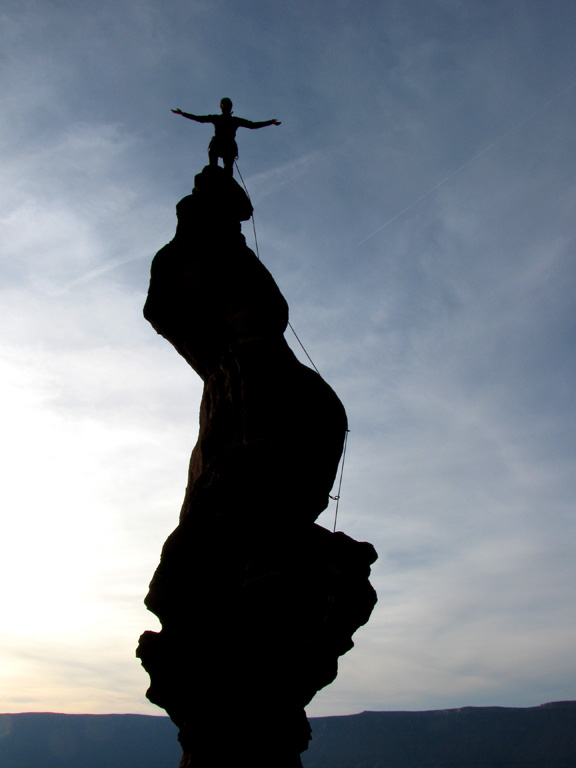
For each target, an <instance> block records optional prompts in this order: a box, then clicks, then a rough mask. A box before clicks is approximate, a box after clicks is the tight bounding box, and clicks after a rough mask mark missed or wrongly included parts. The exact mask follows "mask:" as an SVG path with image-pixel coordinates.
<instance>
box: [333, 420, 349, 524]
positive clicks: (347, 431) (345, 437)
mask: <svg viewBox="0 0 576 768" xmlns="http://www.w3.org/2000/svg"><path fill="white" fill-rule="evenodd" d="M349 432H350V430H349V429H347V430H346V434H345V435H344V448H343V449H342V465H341V466H340V480H339V481H338V493H337V494H336V496H330V498H331V499H333V500H334V501H335V502H336V510H335V512H334V528H333V529H332V532H333V533H336V520H337V519H338V505H339V504H340V490H341V488H342V477H343V475H344V462H345V461H346V446H347V445H348V433H349Z"/></svg>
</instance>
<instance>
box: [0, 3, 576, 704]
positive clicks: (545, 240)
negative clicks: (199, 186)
mask: <svg viewBox="0 0 576 768" xmlns="http://www.w3.org/2000/svg"><path fill="white" fill-rule="evenodd" d="M575 34H576V4H574V3H572V2H570V0H515V2H514V3H509V2H503V1H502V0H499V1H498V0H473V1H472V0H330V2H328V0H306V2H304V1H303V0H277V1H276V2H269V0H243V2H242V3H237V2H233V1H232V0H186V1H185V2H184V1H183V0H172V2H170V3H163V2H161V1H160V0H114V2H112V1H111V0H101V2H99V3H88V2H85V0H75V2H71V0H17V2H16V0H0V68H1V70H0V71H1V74H0V76H1V79H2V93H3V97H2V109H1V111H0V147H1V150H0V164H1V178H2V184H1V185H0V259H1V261H0V268H1V272H2V276H1V280H0V294H1V295H0V368H1V374H0V409H1V411H2V413H1V417H0V423H1V424H2V440H1V448H0V450H1V451H2V457H1V466H2V475H3V480H2V482H1V483H0V509H1V510H2V514H1V533H0V583H1V584H2V599H1V608H0V712H26V711H40V712H41V711H57V712H68V713H112V712H119V713H122V712H133V713H145V714H146V713H147V714H163V712H162V711H161V710H159V709H158V708H157V707H155V706H153V705H151V704H150V703H148V702H147V700H146V698H145V691H146V688H147V686H148V677H147V675H146V673H145V672H144V670H143V669H142V668H141V667H140V664H139V662H138V660H137V659H136V658H135V656H134V650H135V648H136V645H137V642H138V637H139V635H140V634H141V633H142V632H143V631H145V630H147V629H151V630H156V629H158V628H159V624H158V621H157V619H156V618H155V617H154V616H153V615H152V614H150V613H149V612H147V611H146V609H145V607H144V605H143V598H144V596H145V594H146V592H147V589H148V583H149V581H150V579H151V577H152V574H153V572H154V569H155V567H156V565H157V563H158V559H159V556H160V550H161V547H162V544H163V542H164V540H165V538H166V537H167V535H168V534H169V533H170V532H171V531H172V530H173V529H174V527H175V526H176V525H177V521H178V513H179V510H180V505H181V502H182V499H183V495H184V490H185V487H186V475H187V465H188V460H189V456H190V452H191V450H192V448H193V445H194V443H195V441H196V435H197V423H198V409H199V403H200V396H201V382H200V379H199V378H198V377H197V376H196V374H195V373H194V371H193V370H192V369H191V368H190V367H189V366H187V364H186V363H185V361H184V360H183V359H182V358H181V357H180V356H179V355H178V354H177V353H176V352H175V350H174V349H173V348H172V347H171V346H170V345H169V344H168V343H167V342H166V341H165V340H164V339H162V338H161V337H159V336H157V335H156V333H155V332H154V331H153V329H152V328H151V326H149V325H148V323H146V321H145V320H144V319H143V317H142V311H141V310H142V306H143V304H144V300H145V296H146V291H147V287H148V279H149V269H150V263H151V260H152V258H153V256H154V254H155V253H156V251H158V250H159V249H160V248H161V247H162V246H163V245H164V244H165V243H167V242H169V241H170V240H171V239H172V237H173V234H174V230H175V224H176V218H175V205H176V203H177V202H178V200H180V199H181V198H182V197H184V196H185V195H186V194H188V193H189V192H190V189H191V187H192V185H193V178H194V175H195V174H196V173H198V172H199V171H200V170H201V169H202V167H203V166H204V165H205V164H206V162H207V154H206V148H207V145H208V142H209V139H210V136H211V126H209V125H201V124H196V123H193V122H190V121H188V120H183V119H182V118H180V117H178V116H175V115H173V114H172V113H171V112H170V109H171V108H176V107H181V108H182V109H183V110H185V111H188V112H193V113H196V114H207V113H215V112H218V105H219V102H220V99H221V98H222V97H223V96H228V97H230V98H231V99H232V100H233V102H234V110H235V114H237V115H240V116H242V117H246V118H249V119H252V120H268V119H272V118H277V119H278V120H281V121H282V125H281V126H280V127H269V128H265V129H262V130H260V131H244V132H239V134H238V143H239V149H240V157H239V161H238V164H239V168H240V171H241V173H242V176H243V178H244V181H245V182H246V185H247V188H248V191H249V193H250V196H251V199H252V202H253V204H254V206H255V226H256V231H257V236H258V246H259V253H260V257H261V259H262V261H263V262H264V264H265V265H266V266H267V267H268V269H269V270H270V271H271V272H272V274H273V275H274V277H275V279H276V281H277V283H278V285H279V286H280V288H281V290H282V292H283V293H284V295H285V297H286V298H287V300H288V302H289V305H290V318H291V323H292V325H293V326H294V329H295V331H296V332H297V333H298V336H299V337H300V339H301V340H302V342H303V343H304V345H305V347H306V349H307V351H308V352H309V354H310V355H311V357H312V359H313V360H314V363H315V364H316V366H317V367H318V369H319V370H320V372H321V374H322V376H323V377H324V378H325V379H326V380H327V381H328V382H329V383H330V385H331V386H332V387H333V388H334V389H335V390H336V392H337V393H338V395H339V396H340V398H341V400H342V401H343V402H344V405H345V406H346V409H347V412H348V417H349V422H350V429H351V432H350V435H349V442H348V451H347V456H346V465H345V469H344V476H343V483H342V493H341V501H340V506H339V510H338V529H339V530H343V531H344V532H346V533H347V534H348V535H350V536H353V537H354V538H356V539H358V540H363V541H364V540H365V541H370V542H372V543H373V544H374V546H375V547H376V549H377V551H378V553H379V559H378V561H377V562H376V563H375V565H374V566H373V575H372V583H373V584H374V586H375V588H376V590H377V592H378V597H379V602H378V604H377V606H376V608H375V610H374V613H373V615H372V618H371V620H370V622H369V624H368V625H367V626H366V627H363V628H362V629H360V630H359V631H358V632H357V633H356V635H355V643H356V647H355V649H354V650H353V651H351V652H350V653H349V654H347V655H346V656H345V657H343V658H342V659H341V662H340V674H339V677H338V679H337V681H336V682H335V683H334V684H332V685H331V686H330V687H328V688H327V689H325V690H324V691H323V692H321V693H320V694H319V695H318V696H317V697H316V698H315V700H314V701H313V703H312V704H311V705H310V706H309V708H308V710H307V711H308V714H309V715H311V716H325V715H335V714H350V713H355V712H361V711H363V710H425V709H441V708H454V707H462V706H488V705H498V706H519V707H526V706H535V705H538V704H541V703H544V702H549V701H559V700H566V699H576V666H575V665H574V648H575V647H576V600H575V594H574V593H575V591H576V557H575V556H574V551H573V550H574V542H575V540H576V538H575V534H576V514H575V509H574V500H575V491H576V472H575V471H574V465H575V461H574V460H575V458H576V441H575V440H574V434H575V432H576V408H575V406H576V402H575V400H576V395H575V392H576V387H575V386H574V380H575V373H576V362H575V353H574V350H575V347H576V343H575V342H576V325H575V317H576V312H575V295H576V291H575V287H576V286H575V283H576V262H575V258H574V257H575V241H576V229H575V223H574V222H575V221H576V131H575V130H574V125H575V122H576V66H575V64H574V41H575ZM243 229H244V233H245V235H246V238H247V241H248V244H249V245H250V246H251V247H254V246H253V241H254V238H253V232H252V226H251V224H249V223H246V224H244V225H243ZM287 340H288V342H289V344H290V345H291V346H292V348H293V349H294V351H295V352H296V353H297V354H298V355H299V357H300V358H301V359H302V360H303V362H306V358H305V357H304V354H303V352H302V350H301V349H300V348H299V345H298V342H297V341H296V339H295V338H294V336H293V335H292V334H291V332H290V331H288V333H287ZM319 523H320V524H322V525H324V526H325V527H327V528H330V529H332V526H333V524H334V504H331V505H330V507H329V508H328V509H327V510H326V512H324V513H323V514H322V516H321V517H320V519H319ZM223 705H225V701H223Z"/></svg>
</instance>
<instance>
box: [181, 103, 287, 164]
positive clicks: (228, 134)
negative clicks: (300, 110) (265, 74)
mask: <svg viewBox="0 0 576 768" xmlns="http://www.w3.org/2000/svg"><path fill="white" fill-rule="evenodd" d="M220 109H221V111H222V114H221V115H190V114H188V112H182V110H181V109H180V108H178V109H173V110H172V112H174V114H175V115H182V117H187V118H188V119H189V120H196V122H197V123H213V125H214V136H212V139H211V140H210V144H209V145H208V159H209V161H210V165H212V166H214V165H218V158H219V157H221V158H222V161H223V163H224V169H225V170H226V171H227V172H228V173H229V174H230V176H232V173H233V171H234V160H236V158H237V157H238V145H237V144H236V140H235V137H236V131H237V129H238V128H266V127H267V126H268V125H280V121H279V120H264V121H263V122H261V123H253V122H252V121H251V120H244V118H243V117H233V116H232V102H231V101H230V99H227V98H224V99H222V101H221V102H220Z"/></svg>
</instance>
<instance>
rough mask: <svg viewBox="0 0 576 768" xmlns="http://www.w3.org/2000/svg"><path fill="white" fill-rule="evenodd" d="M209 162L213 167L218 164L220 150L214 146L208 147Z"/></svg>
mask: <svg viewBox="0 0 576 768" xmlns="http://www.w3.org/2000/svg"><path fill="white" fill-rule="evenodd" d="M208 162H209V163H210V165H211V166H212V167H214V166H216V165H218V151H217V150H216V149H215V148H214V147H208Z"/></svg>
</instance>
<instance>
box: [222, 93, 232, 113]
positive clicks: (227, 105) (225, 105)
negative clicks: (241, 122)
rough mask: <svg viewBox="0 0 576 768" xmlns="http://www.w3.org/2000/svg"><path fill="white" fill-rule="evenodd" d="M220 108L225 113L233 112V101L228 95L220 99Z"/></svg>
mask: <svg viewBox="0 0 576 768" xmlns="http://www.w3.org/2000/svg"><path fill="white" fill-rule="evenodd" d="M220 109H221V110H222V112H223V113H224V114H225V115H229V114H231V113H232V101H231V99H229V98H228V97H227V96H224V98H223V99H222V100H221V101H220Z"/></svg>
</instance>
